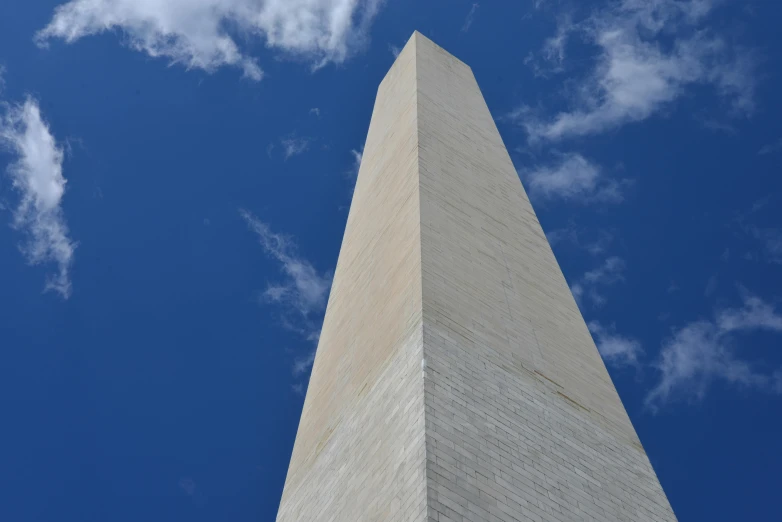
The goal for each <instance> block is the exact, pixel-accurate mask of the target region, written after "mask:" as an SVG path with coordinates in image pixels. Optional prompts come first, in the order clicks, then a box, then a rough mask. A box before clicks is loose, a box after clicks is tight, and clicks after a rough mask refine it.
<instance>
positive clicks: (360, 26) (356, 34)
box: [35, 0, 382, 81]
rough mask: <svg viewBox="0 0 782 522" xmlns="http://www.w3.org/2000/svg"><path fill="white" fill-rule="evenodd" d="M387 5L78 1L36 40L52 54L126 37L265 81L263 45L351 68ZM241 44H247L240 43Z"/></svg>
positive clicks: (362, 1) (282, 0) (307, 0)
mask: <svg viewBox="0 0 782 522" xmlns="http://www.w3.org/2000/svg"><path fill="white" fill-rule="evenodd" d="M381 3H382V1H381V0H144V1H139V0H71V1H69V2H67V3H65V4H63V5H60V6H59V7H57V8H56V9H55V11H54V15H53V17H52V19H51V21H50V22H49V24H48V25H47V26H46V27H44V28H43V29H41V30H40V31H39V32H38V33H37V34H36V37H35V39H36V42H37V43H38V44H39V45H41V46H46V45H47V44H48V42H49V41H51V40H53V39H62V40H64V41H66V42H68V43H71V42H75V41H77V40H79V39H81V38H84V37H86V36H90V35H95V34H100V33H103V32H108V31H118V32H121V33H122V35H123V37H124V38H123V39H124V40H125V41H126V42H127V44H128V46H129V47H131V48H132V49H135V50H137V51H140V52H143V53H146V54H148V55H149V56H152V57H162V58H167V59H168V60H169V61H170V62H171V63H175V64H181V65H184V66H185V67H187V68H188V69H202V70H205V71H207V72H211V71H214V70H216V69H218V68H220V67H224V66H231V67H238V68H240V69H242V71H243V72H244V75H245V76H246V77H248V78H250V79H252V80H256V81H257V80H260V79H261V78H262V76H263V72H262V70H261V67H260V66H259V64H258V61H257V59H256V58H255V57H253V56H252V55H251V54H250V53H249V52H248V51H247V50H246V47H248V43H249V39H248V38H247V37H256V38H257V39H259V40H260V41H263V42H264V43H265V45H266V46H267V47H269V48H272V49H275V50H277V51H281V52H282V53H283V54H285V55H289V56H293V57H296V58H300V59H303V60H306V61H308V62H310V63H311V64H312V66H313V67H314V68H319V67H322V66H324V65H326V64H328V63H342V62H344V61H345V60H346V59H347V58H348V57H349V56H350V55H351V54H352V53H353V52H354V51H355V50H356V49H357V48H359V47H360V46H361V45H363V43H364V42H365V41H366V35H367V32H368V29H369V26H370V25H371V23H372V20H373V19H374V17H375V16H376V14H377V12H378V9H379V7H380V5H381ZM239 36H241V37H239Z"/></svg>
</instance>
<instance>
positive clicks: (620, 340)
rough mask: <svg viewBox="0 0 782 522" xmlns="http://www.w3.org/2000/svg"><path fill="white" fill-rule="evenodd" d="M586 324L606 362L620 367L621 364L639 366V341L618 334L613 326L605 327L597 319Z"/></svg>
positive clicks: (640, 353)
mask: <svg viewBox="0 0 782 522" xmlns="http://www.w3.org/2000/svg"><path fill="white" fill-rule="evenodd" d="M587 326H588V327H589V331H590V332H592V335H593V336H594V337H595V344H596V345H597V349H598V351H599V352H600V355H601V356H602V357H603V360H605V361H606V363H608V364H612V365H614V366H617V367H620V368H621V367H623V366H634V367H636V368H638V367H639V365H638V359H639V357H640V356H641V355H642V354H643V349H642V348H641V343H640V342H638V341H637V340H635V339H631V338H629V337H625V336H623V335H619V334H617V333H616V331H615V328H613V327H612V328H605V327H604V326H602V325H601V324H600V323H599V322H597V321H590V322H589V324H588V325H587Z"/></svg>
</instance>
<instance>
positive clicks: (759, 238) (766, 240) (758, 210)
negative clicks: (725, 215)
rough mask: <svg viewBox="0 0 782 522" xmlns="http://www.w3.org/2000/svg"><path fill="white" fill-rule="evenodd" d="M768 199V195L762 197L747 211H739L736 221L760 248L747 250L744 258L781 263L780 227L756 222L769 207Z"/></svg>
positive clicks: (781, 229) (781, 241) (781, 232)
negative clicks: (758, 249) (751, 250)
mask: <svg viewBox="0 0 782 522" xmlns="http://www.w3.org/2000/svg"><path fill="white" fill-rule="evenodd" d="M769 200H770V198H769V197H766V198H763V199H761V200H758V201H756V202H755V203H754V204H753V205H752V207H751V208H750V209H749V210H748V211H746V212H739V213H738V215H737V216H736V223H737V224H738V226H739V227H740V229H741V231H742V232H743V233H744V234H746V235H747V236H749V237H750V238H752V239H753V240H754V241H755V242H756V243H757V244H759V245H760V246H761V248H762V249H761V250H760V251H759V252H756V251H753V252H747V254H745V259H751V260H755V261H760V260H762V261H765V262H767V263H773V264H782V228H778V227H775V226H761V225H758V224H757V222H758V221H759V220H761V221H762V218H763V217H764V215H763V214H764V211H766V210H767V209H768V208H769V206H768V203H769ZM765 214H766V215H765V217H766V218H768V216H769V214H768V213H767V212H766V213H765Z"/></svg>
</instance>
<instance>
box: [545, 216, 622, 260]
mask: <svg viewBox="0 0 782 522" xmlns="http://www.w3.org/2000/svg"><path fill="white" fill-rule="evenodd" d="M546 238H547V239H548V242H549V244H550V245H551V246H552V247H554V246H556V245H559V244H570V245H573V246H575V247H577V248H580V249H583V250H584V251H586V252H588V253H589V254H591V255H593V256H599V255H603V254H605V252H606V250H607V249H608V247H609V246H610V245H611V243H613V241H614V234H613V232H611V231H608V230H587V229H585V228H583V227H578V226H577V225H576V224H575V223H570V224H569V225H568V226H566V227H564V228H558V229H555V230H552V231H551V232H547V233H546Z"/></svg>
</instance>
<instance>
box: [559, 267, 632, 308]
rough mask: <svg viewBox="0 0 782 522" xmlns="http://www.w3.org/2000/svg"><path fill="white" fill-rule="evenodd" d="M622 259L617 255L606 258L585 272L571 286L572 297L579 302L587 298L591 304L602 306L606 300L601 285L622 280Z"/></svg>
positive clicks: (609, 284) (623, 268) (612, 283)
mask: <svg viewBox="0 0 782 522" xmlns="http://www.w3.org/2000/svg"><path fill="white" fill-rule="evenodd" d="M625 267H626V264H625V262H624V260H623V259H622V258H620V257H617V256H611V257H609V258H608V259H606V260H605V261H604V262H603V263H602V264H601V265H600V266H598V267H597V268H595V269H593V270H590V271H588V272H586V273H585V274H584V275H583V276H582V277H581V279H579V280H578V282H576V283H575V284H574V285H573V286H572V287H571V288H570V291H571V292H572V293H573V297H574V298H575V299H576V301H577V302H578V303H579V304H580V305H583V304H584V300H585V299H586V298H588V299H589V300H590V301H591V302H592V304H593V305H595V306H602V305H604V304H605V302H606V297H605V296H604V295H603V291H602V288H601V287H606V286H612V285H615V284H616V283H619V282H621V281H624V270H625Z"/></svg>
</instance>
